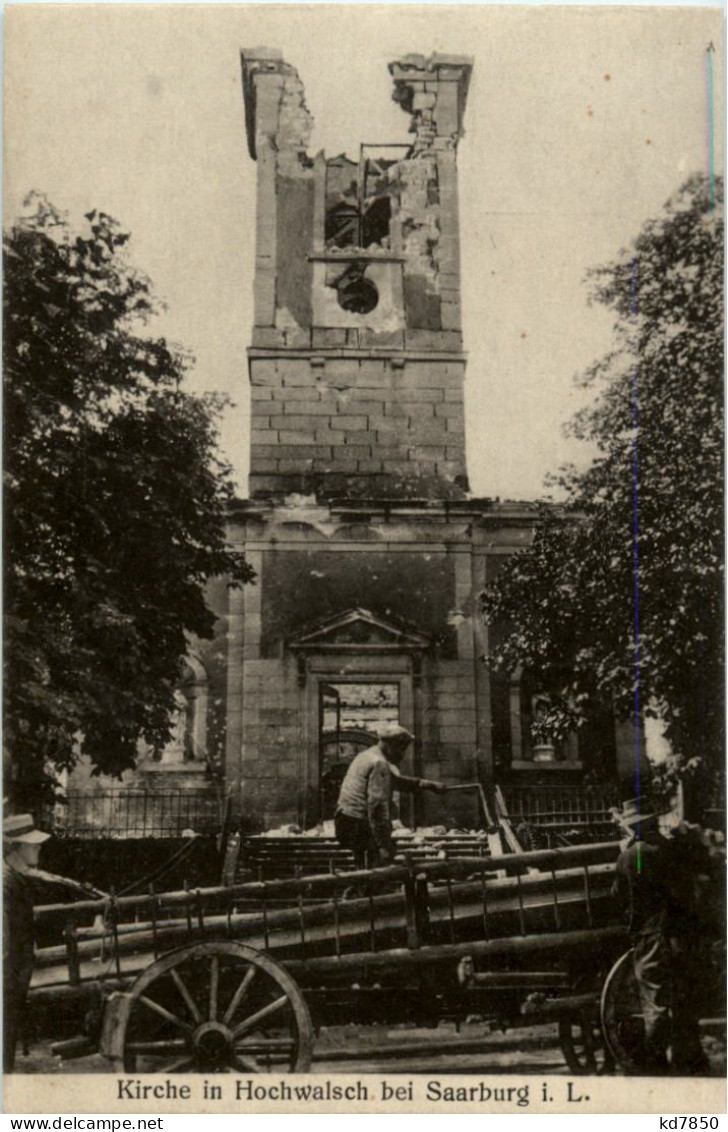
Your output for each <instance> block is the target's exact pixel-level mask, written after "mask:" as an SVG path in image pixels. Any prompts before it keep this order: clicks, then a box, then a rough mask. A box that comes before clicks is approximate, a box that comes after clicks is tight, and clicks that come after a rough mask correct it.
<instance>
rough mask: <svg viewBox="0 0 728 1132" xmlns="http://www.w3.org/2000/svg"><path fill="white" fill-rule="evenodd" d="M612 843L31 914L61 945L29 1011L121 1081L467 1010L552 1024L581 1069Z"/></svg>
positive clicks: (617, 939) (291, 1063) (588, 1050)
mask: <svg viewBox="0 0 728 1132" xmlns="http://www.w3.org/2000/svg"><path fill="white" fill-rule="evenodd" d="M617 853H618V845H617V844H616V843H614V842H607V843H603V844H599V845H590V846H583V847H577V848H569V849H562V850H547V851H539V852H531V853H515V854H510V855H505V856H502V857H498V858H482V857H478V858H466V859H456V860H438V861H410V862H405V863H403V864H395V865H393V866H389V867H387V868H381V869H376V870H369V871H366V872H347V873H344V874H342V875H337V874H336V873H332V874H328V875H316V876H302V877H295V878H289V879H280V880H271V881H262V882H258V881H256V882H247V883H242V884H237V885H233V886H229V887H220V888H210V889H204V890H197V891H189V890H183V891H178V892H167V893H156V892H153V891H151V892H148V893H147V894H145V895H142V896H127V897H121V898H118V899H113V898H110V899H108V900H105V901H86V902H83V903H79V904H76V905H72V906H68V905H63V906H51V907H45V908H41V909H38V910H37V917H38V919H39V921H41V922H47V921H48V920H53V919H56V920H62V921H63V923H64V929H63V931H64V935H63V939H64V942H63V944H62V945H56V946H54V947H47V948H43V949H41V950H39V951H38V952H37V953H36V968H35V972H34V977H33V984H32V989H31V996H30V1005H31V1009H32V1011H33V1014H34V1015H35V1017H36V1018H39V1019H41V1021H42V1023H43V1025H44V1026H45V1028H46V1030H48V1029H49V1028H50V1029H52V1030H54V1035H53V1036H55V1037H58V1038H59V1039H60V1040H59V1041H58V1042H57V1043H56V1047H55V1049H56V1052H57V1053H59V1054H60V1055H62V1056H65V1057H71V1056H80V1055H82V1054H85V1053H89V1052H93V1051H95V1050H97V1049H98V1050H100V1051H101V1052H102V1053H103V1054H104V1055H105V1056H106V1057H107V1058H108V1060H109V1065H110V1068H113V1069H114V1070H115V1071H117V1072H126V1073H128V1072H157V1071H158V1072H165V1073H170V1072H175V1071H185V1072H205V1073H209V1072H215V1071H223V1070H227V1071H233V1072H241V1073H248V1072H263V1071H276V1072H288V1071H291V1072H294V1071H295V1072H304V1071H306V1070H307V1069H309V1067H310V1065H311V1062H312V1058H313V1057H314V1052H315V1041H314V1035H315V1031H316V1028H317V1027H318V1026H320V1025H321V1024H336V1023H346V1022H356V1023H367V1022H377V1021H387V1022H405V1021H412V1022H417V1023H419V1024H431V1025H436V1024H437V1023H438V1022H439V1021H440V1020H442V1019H453V1020H456V1021H458V1020H461V1019H464V1018H466V1017H467V1016H468V1015H473V1014H477V1015H479V1016H481V1017H484V1018H490V1019H493V1020H497V1021H498V1022H500V1023H501V1024H505V1025H509V1026H517V1025H524V1024H532V1022H533V1020H534V1016H535V1017H536V1018H541V1017H544V1018H553V1017H556V1018H557V1019H558V1021H559V1028H560V1036H561V1043H562V1048H563V1050H564V1054H565V1056H566V1057H567V1060H568V1062H569V1064H570V1065H571V1066H572V1067H574V1069H575V1071H578V1070H582V1071H585V1072H588V1071H594V1067H595V1065H597V1064H598V1060H597V1059H598V1057H599V1056H600V1055H599V1054H598V1053H597V1052H596V1043H595V1041H594V1032H595V1026H597V1025H598V1017H597V1015H598V1011H597V1003H598V998H597V990H598V987H599V980H600V979H601V977H602V975H603V973H606V970H608V968H609V966H610V965H611V963H612V962H613V960H614V958H615V957H616V955H617V954H619V952H620V951H622V950H624V944H625V934H624V929H623V928H622V927H620V926H619V925H617V924H615V922H614V915H613V909H612V904H611V899H610V888H611V883H612V878H613V871H614V861H615V859H616V856H617ZM94 917H95V918H96V926H95V927H94V928H88V927H85V928H84V927H82V926H81V925H83V924H88V922H89V918H92V919H93V918H94ZM74 1030H80V1031H81V1033H77V1032H76V1033H73V1031H74ZM72 1033H73V1036H71V1034H72Z"/></svg>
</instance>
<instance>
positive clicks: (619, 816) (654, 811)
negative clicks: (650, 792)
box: [609, 798, 669, 829]
mask: <svg viewBox="0 0 728 1132" xmlns="http://www.w3.org/2000/svg"><path fill="white" fill-rule="evenodd" d="M668 809H669V807H668V806H665V805H662V806H660V805H659V804H656V803H655V801H654V799H648V798H628V799H627V801H626V802H622V809H621V810H620V809H618V808H617V807H616V806H615V807H614V808H613V809H611V810H610V811H609V812H610V814H611V815H612V818H613V819H614V821H615V822H617V824H618V825H621V826H624V827H625V828H626V829H634V828H635V826H640V825H642V824H643V823H644V822H648V821H652V820H653V819H654V818H659V817H661V816H662V815H663V814H666V813H667V812H668Z"/></svg>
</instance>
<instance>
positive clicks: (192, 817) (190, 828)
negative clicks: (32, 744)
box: [44, 789, 222, 840]
mask: <svg viewBox="0 0 728 1132" xmlns="http://www.w3.org/2000/svg"><path fill="white" fill-rule="evenodd" d="M221 822H222V815H221V809H220V802H219V800H218V798H217V797H216V796H215V794H213V793H211V792H210V791H207V790H205V791H203V790H193V789H187V790H167V791H159V792H158V791H150V790H98V791H68V792H67V793H66V795H65V801H64V802H63V803H61V804H59V805H57V806H55V807H54V808H53V810H52V811H51V813H50V814H48V816H47V818H46V821H45V822H44V824H45V825H46V827H47V828H50V829H52V831H53V833H54V834H55V835H56V836H57V837H64V838H83V839H86V840H91V839H93V838H118V839H132V838H144V837H157V838H161V837H183V836H185V834H189V833H198V834H199V833H219V832H220V827H221Z"/></svg>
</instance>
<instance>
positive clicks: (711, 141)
mask: <svg viewBox="0 0 728 1132" xmlns="http://www.w3.org/2000/svg"><path fill="white" fill-rule="evenodd" d="M705 66H706V69H707V76H708V179H709V183H710V207H711V209H713V208H715V118H714V114H715V99H714V97H713V46H712V44H711V46H710V47H709V48H708V50H707V51H706V52H705Z"/></svg>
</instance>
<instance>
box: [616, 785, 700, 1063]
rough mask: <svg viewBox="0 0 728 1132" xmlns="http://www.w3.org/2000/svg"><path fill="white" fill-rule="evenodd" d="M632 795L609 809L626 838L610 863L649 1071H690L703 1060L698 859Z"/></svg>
mask: <svg viewBox="0 0 728 1132" xmlns="http://www.w3.org/2000/svg"><path fill="white" fill-rule="evenodd" d="M642 809H647V807H641V806H640V800H639V799H635V800H633V801H630V802H626V803H625V804H624V808H623V810H622V811H621V812H620V811H613V813H614V817H615V820H616V821H617V822H618V823H619V824H620V825H621V826H622V828H623V829H625V830H626V831H627V832H628V833H629V834H630V836H631V840H630V842H629V843H628V845H627V846H626V848H625V849H624V850H623V852H622V853H621V854H620V856H619V859H618V861H617V878H616V882H615V888H616V893H617V895H618V896H620V897H621V899H622V901H623V903H624V904H625V905H626V906H628V907H629V914H630V922H629V928H630V933H631V936H632V941H633V952H634V973H635V977H636V980H637V985H638V987H639V995H640V1003H641V1007H642V1016H643V1021H644V1036H645V1053H646V1059H647V1065H646V1068H647V1069H648V1071H649V1072H651V1073H655V1074H659V1073H667V1072H671V1073H675V1074H696V1073H701V1072H704V1071H705V1069H706V1067H707V1062H706V1060H705V1057H704V1055H703V1052H702V1049H701V1045H700V1031H699V1026H698V1022H699V1013H698V1004H699V997H698V995H697V993H696V988H698V987H699V986H700V985H701V983H702V977H701V971H702V970H703V964H704V954H705V949H704V941H705V931H704V925H703V924H702V923H701V918H700V887H701V871H700V870H701V868H703V867H704V861H703V858H702V857H701V856H700V855H698V856H696V853H695V846H694V845H692V844H690V843H689V840H688V838H686V837H684V836H680V835H679V833H678V832H677V831H673V834H672V835H671V836H667V837H666V836H664V835H663V833H662V832H661V830H660V817H661V815H660V814H659V813H657V812H641V810H642Z"/></svg>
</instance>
